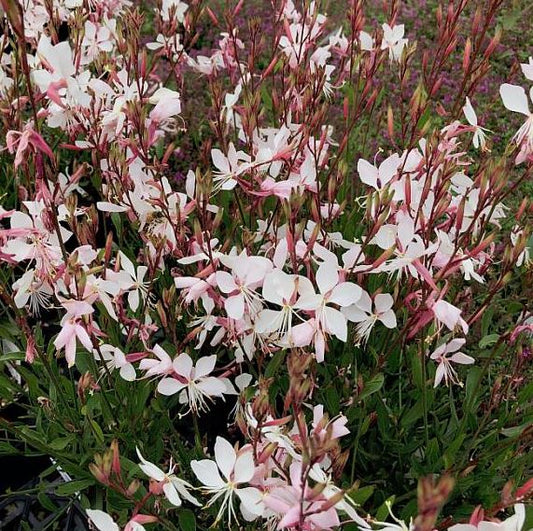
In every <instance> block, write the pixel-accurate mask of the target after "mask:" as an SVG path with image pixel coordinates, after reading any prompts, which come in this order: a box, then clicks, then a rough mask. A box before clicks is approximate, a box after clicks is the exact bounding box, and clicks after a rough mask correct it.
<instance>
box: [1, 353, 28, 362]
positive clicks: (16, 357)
mask: <svg viewBox="0 0 533 531" xmlns="http://www.w3.org/2000/svg"><path fill="white" fill-rule="evenodd" d="M25 357H26V354H25V353H24V352H8V353H7V354H2V355H1V356H0V361H13V360H14V361H20V360H23V359H24V358H25Z"/></svg>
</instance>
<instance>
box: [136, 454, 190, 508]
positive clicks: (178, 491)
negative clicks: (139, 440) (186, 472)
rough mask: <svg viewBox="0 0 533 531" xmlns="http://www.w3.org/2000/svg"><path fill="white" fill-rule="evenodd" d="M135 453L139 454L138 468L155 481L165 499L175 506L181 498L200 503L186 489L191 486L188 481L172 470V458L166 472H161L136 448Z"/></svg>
mask: <svg viewBox="0 0 533 531" xmlns="http://www.w3.org/2000/svg"><path fill="white" fill-rule="evenodd" d="M137 455H138V456H139V460H140V464H139V468H140V469H141V470H142V471H143V472H144V473H145V474H146V475H147V476H148V477H149V478H151V479H153V480H154V481H155V482H157V484H158V486H160V488H161V490H162V491H163V493H164V494H165V497H166V498H167V500H168V501H169V502H170V503H171V504H172V505H175V506H176V507H179V506H180V505H181V498H184V499H185V500H187V501H188V502H190V503H192V504H194V505H200V503H199V502H198V500H197V499H196V498H195V497H194V496H192V495H191V494H190V493H189V491H188V489H191V488H193V487H192V485H191V484H190V483H188V482H187V481H185V480H184V479H181V478H178V477H177V476H176V475H175V474H174V473H173V472H174V466H173V465H172V460H171V461H170V469H169V471H168V473H166V472H163V470H161V469H160V468H159V467H158V466H156V465H154V464H153V463H150V461H147V460H146V459H145V458H144V457H143V456H142V455H141V452H140V451H139V448H137ZM180 496H181V497H180Z"/></svg>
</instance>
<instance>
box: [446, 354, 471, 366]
mask: <svg viewBox="0 0 533 531" xmlns="http://www.w3.org/2000/svg"><path fill="white" fill-rule="evenodd" d="M450 361H453V362H455V363H461V364H463V365H470V364H471V363H475V361H476V360H475V359H474V358H472V357H471V356H467V355H466V354H463V353H462V352H456V353H455V354H454V355H453V356H451V357H450Z"/></svg>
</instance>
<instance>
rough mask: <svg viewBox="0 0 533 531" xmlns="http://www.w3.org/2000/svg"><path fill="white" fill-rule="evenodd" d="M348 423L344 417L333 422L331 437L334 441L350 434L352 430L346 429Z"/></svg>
mask: <svg viewBox="0 0 533 531" xmlns="http://www.w3.org/2000/svg"><path fill="white" fill-rule="evenodd" d="M347 422H348V419H347V418H346V417H345V416H344V415H343V416H342V417H340V418H338V419H337V420H336V421H334V422H333V424H332V427H333V429H332V432H331V435H332V437H333V438H334V439H338V438H339V437H344V436H345V435H348V434H349V433H350V430H349V429H348V428H347V427H346V424H347Z"/></svg>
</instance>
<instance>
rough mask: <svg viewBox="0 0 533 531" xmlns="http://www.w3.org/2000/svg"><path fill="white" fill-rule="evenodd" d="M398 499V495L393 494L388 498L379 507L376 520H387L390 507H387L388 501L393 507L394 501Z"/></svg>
mask: <svg viewBox="0 0 533 531" xmlns="http://www.w3.org/2000/svg"><path fill="white" fill-rule="evenodd" d="M395 499H396V496H391V497H390V498H387V500H385V501H384V502H383V503H382V504H381V505H380V507H379V509H378V510H377V512H376V520H379V521H380V522H385V520H387V519H388V518H389V516H390V515H389V508H388V507H387V503H389V504H390V505H391V507H392V504H393V503H394V500H395Z"/></svg>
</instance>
